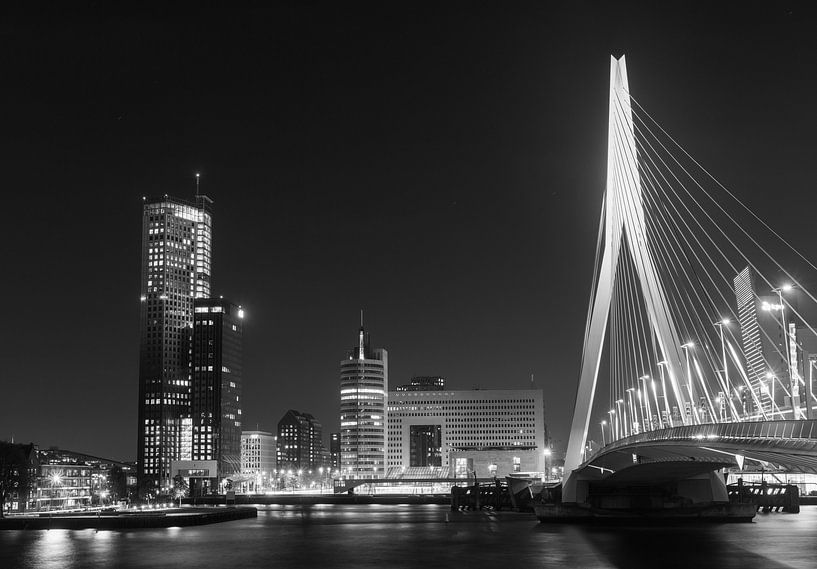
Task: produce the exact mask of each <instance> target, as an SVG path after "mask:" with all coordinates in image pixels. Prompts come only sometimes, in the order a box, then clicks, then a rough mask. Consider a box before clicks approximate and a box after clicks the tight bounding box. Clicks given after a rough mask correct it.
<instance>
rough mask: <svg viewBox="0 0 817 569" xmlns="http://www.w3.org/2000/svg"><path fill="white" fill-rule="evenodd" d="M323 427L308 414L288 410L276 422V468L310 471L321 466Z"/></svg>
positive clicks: (322, 458) (322, 460)
mask: <svg viewBox="0 0 817 569" xmlns="http://www.w3.org/2000/svg"><path fill="white" fill-rule="evenodd" d="M324 454H325V448H324V446H323V427H321V424H320V423H319V422H318V420H317V419H315V417H313V416H312V415H310V414H309V413H301V412H300V411H295V410H294V409H290V410H289V411H287V412H286V414H285V415H284V416H283V417H282V418H281V420H280V421H278V467H279V468H280V469H282V470H284V469H292V470H311V469H317V468H319V467H321V466H323V463H324Z"/></svg>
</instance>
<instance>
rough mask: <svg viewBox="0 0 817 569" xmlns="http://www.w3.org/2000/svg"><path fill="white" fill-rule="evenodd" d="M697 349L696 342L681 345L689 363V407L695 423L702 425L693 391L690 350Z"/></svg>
mask: <svg viewBox="0 0 817 569" xmlns="http://www.w3.org/2000/svg"><path fill="white" fill-rule="evenodd" d="M694 347H695V343H694V342H687V343H686V344H681V349H682V350H684V354H685V355H686V363H687V391H688V392H689V405H690V407H692V419H693V420H694V421H695V424H696V425H700V424H701V418H700V416H698V405H697V403H696V402H695V393H694V391H693V390H692V368H691V366H690V363H689V350H691V349H692V348H694Z"/></svg>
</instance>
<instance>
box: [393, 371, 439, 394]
mask: <svg viewBox="0 0 817 569" xmlns="http://www.w3.org/2000/svg"><path fill="white" fill-rule="evenodd" d="M395 390H396V391H444V390H445V378H444V377H440V376H438V375H418V376H414V377H412V378H411V379H410V380H409V382H408V383H404V384H403V385H398V386H397V387H396V388H395Z"/></svg>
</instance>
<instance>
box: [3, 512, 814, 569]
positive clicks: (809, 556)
mask: <svg viewBox="0 0 817 569" xmlns="http://www.w3.org/2000/svg"><path fill="white" fill-rule="evenodd" d="M446 519H448V521H446ZM756 520H757V521H756V522H755V523H752V524H737V525H684V526H675V527H667V526H661V527H649V526H648V527H638V528H635V527H584V526H562V525H542V524H538V523H537V522H536V520H535V518H533V517H532V515H523V514H514V513H508V512H499V513H493V512H450V511H449V510H448V508H447V507H445V506H428V505H422V506H384V505H380V506H377V507H372V506H371V505H348V506H346V505H344V506H338V505H321V506H304V507H301V506H262V507H261V509H260V510H259V514H258V518H257V519H250V520H238V521H234V522H226V523H221V524H213V525H209V526H197V527H189V528H178V527H176V528H168V529H147V530H128V531H98V532H97V531H95V530H82V531H69V530H50V531H5V532H0V567H1V568H3V569H7V568H8V569H11V568H15V569H16V568H17V567H20V568H26V569H28V568H31V569H35V568H36V569H41V568H42V569H50V568H59V569H63V568H65V569H70V568H85V567H124V568H141V567H196V566H200V567H229V566H234V567H241V568H242V569H252V568H254V567H271V566H274V567H279V568H287V569H289V568H294V569H297V568H312V567H327V568H328V567H331V568H335V567H337V568H355V569H357V568H361V567H363V568H365V567H378V568H382V567H389V568H392V567H397V568H400V567H407V568H408V567H423V568H424V569H426V568H433V567H446V568H451V567H458V566H462V565H463V564H465V565H466V567H467V569H482V568H485V569H488V568H490V569H506V567H507V566H508V564H509V563H513V565H514V566H517V567H519V568H520V569H529V568H535V567H578V568H588V569H589V568H597V567H598V568H601V567H617V568H635V569H638V568H641V567H644V568H647V567H648V568H650V569H655V567H660V568H661V569H669V568H674V567H685V568H686V567H700V568H706V567H718V568H719V569H721V568H731V567H735V568H738V567H739V568H741V569H747V568H752V567H763V568H776V567H808V568H813V567H815V560H817V540H815V539H814V536H815V528H817V507H804V508H803V509H802V512H801V513H800V514H799V515H792V514H766V515H759V516H758V517H757V518H756Z"/></svg>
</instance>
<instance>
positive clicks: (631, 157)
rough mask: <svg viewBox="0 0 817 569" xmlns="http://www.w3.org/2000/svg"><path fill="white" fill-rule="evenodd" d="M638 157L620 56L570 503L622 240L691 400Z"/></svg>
mask: <svg viewBox="0 0 817 569" xmlns="http://www.w3.org/2000/svg"><path fill="white" fill-rule="evenodd" d="M637 160H638V154H637V150H636V142H635V133H634V128H633V116H632V108H631V106H630V91H629V87H628V84H627V65H626V63H625V60H624V56H622V57H621V59H616V58H615V57H611V58H610V118H609V132H608V145H607V190H606V192H605V197H604V203H603V207H604V215H603V223H604V227H605V230H604V248H603V256H602V261H601V265H600V267H599V268H598V269H597V271H598V272H597V276H596V278H595V279H594V281H595V283H596V284H595V290H593V291H591V298H590V309H589V311H588V315H589V319H590V320H589V322H588V325H587V328H586V331H585V338H584V349H583V352H582V367H581V374H580V376H579V386H578V391H577V393H576V406H575V410H574V414H573V423H572V425H571V428H570V439H569V442H568V446H567V454H566V456H565V473H566V475H567V479H566V480H565V484H564V493H565V494H564V498H563V501H567V502H569V501H572V500H571V494H573V493H574V492H575V481H574V484H570V483H569V482H570V478H571V476H572V473H573V470H575V469H576V468H577V467H578V466H579V465H580V464H581V463H582V462H583V456H584V449H585V445H586V442H587V430H588V427H589V424H590V415H591V413H592V408H593V399H594V394H595V391H596V384H597V381H598V374H599V364H600V361H601V355H602V350H603V346H604V339H605V335H606V333H607V327H608V320H609V315H610V303H611V299H612V296H613V290H614V285H615V282H614V280H615V277H616V268H617V266H618V261H619V255H620V254H621V253H622V243H623V242H626V244H627V245H626V246H627V248H628V250H629V253H630V256H631V257H632V260H633V266H634V268H635V271H636V273H637V275H638V281H639V284H640V289H641V293H642V295H643V301H644V306H645V309H646V312H647V316H648V319H649V325H650V328H651V329H652V331H653V332H654V334H655V341H656V344H657V349H658V350H659V352H660V355H661V357H662V358H663V361H664V362H665V365H666V368H667V372H668V379H669V384H670V385H671V386H672V390H673V395H674V398H675V400H676V401H678V402H679V403H681V402H684V401H687V400H688V398H686V397H684V394H683V391H682V390H681V389H680V387H679V382H678V378H681V377H682V374H681V370H682V369H683V367H682V363H681V362H682V361H683V356H682V350H681V344H682V342H680V341H679V338H678V334H677V332H676V327H675V325H674V323H673V318H672V314H671V313H670V311H669V309H668V307H667V295H666V292H665V290H664V287H663V285H662V284H661V280H660V278H659V276H658V274H657V273H656V269H655V264H654V262H653V258H652V255H651V253H650V250H651V248H650V247H649V246H648V241H647V240H648V232H647V227H646V224H645V219H644V207H643V202H642V190H641V178H640V176H639V169H638V162H637ZM625 235H626V237H627V239H626V241H625V239H624V237H625ZM659 414H660V411H659ZM681 420H682V421H683V422H684V424H686V423H687V421H688V420H689V419H688V417H687V414H686V413H683V411H682V413H681Z"/></svg>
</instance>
